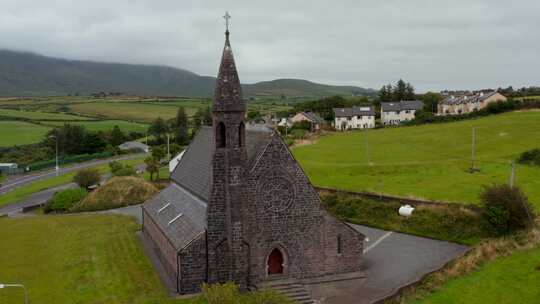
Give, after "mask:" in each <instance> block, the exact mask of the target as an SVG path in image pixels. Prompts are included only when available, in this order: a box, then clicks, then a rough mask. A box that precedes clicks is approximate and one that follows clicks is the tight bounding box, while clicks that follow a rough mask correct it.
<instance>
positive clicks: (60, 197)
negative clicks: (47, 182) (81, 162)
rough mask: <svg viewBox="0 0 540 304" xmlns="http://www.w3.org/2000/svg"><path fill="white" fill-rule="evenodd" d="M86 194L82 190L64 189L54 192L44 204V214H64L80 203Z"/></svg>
mask: <svg viewBox="0 0 540 304" xmlns="http://www.w3.org/2000/svg"><path fill="white" fill-rule="evenodd" d="M87 194H88V192H86V190H84V189H82V188H75V189H66V190H62V191H60V192H56V193H55V194H54V195H53V197H52V198H51V199H50V200H48V201H47V203H46V204H45V208H44V211H45V213H50V212H66V211H68V210H69V209H70V208H71V207H73V206H74V205H75V204H77V203H78V202H80V201H82V200H83V199H84V198H85V197H86V195H87Z"/></svg>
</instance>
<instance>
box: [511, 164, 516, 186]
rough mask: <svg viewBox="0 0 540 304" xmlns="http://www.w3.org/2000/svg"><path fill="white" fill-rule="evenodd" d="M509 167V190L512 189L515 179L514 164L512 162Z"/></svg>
mask: <svg viewBox="0 0 540 304" xmlns="http://www.w3.org/2000/svg"><path fill="white" fill-rule="evenodd" d="M510 166H511V169H510V188H514V183H515V179H516V162H515V161H512V162H511V164H510Z"/></svg>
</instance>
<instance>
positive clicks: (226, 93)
mask: <svg viewBox="0 0 540 304" xmlns="http://www.w3.org/2000/svg"><path fill="white" fill-rule="evenodd" d="M212 116H213V124H212V126H211V127H202V128H201V129H200V130H199V131H198V133H197V135H196V136H195V137H194V139H193V141H192V142H191V144H190V145H189V147H187V149H186V150H185V152H184V155H183V156H182V158H181V160H180V161H179V163H178V165H177V166H176V168H175V170H174V171H173V173H172V175H171V184H170V185H169V186H168V187H167V188H165V189H164V190H162V191H161V192H160V193H158V194H157V195H156V196H155V197H153V198H151V199H150V200H148V201H147V202H145V203H144V204H143V208H142V210H143V211H142V213H143V228H142V230H143V237H144V238H145V240H147V242H148V244H150V247H152V250H153V251H154V252H155V254H156V256H157V257H158V258H159V260H160V262H161V264H162V265H163V268H164V269H165V272H166V273H167V275H168V277H169V279H170V280H171V283H172V285H173V286H175V287H176V290H177V292H178V293H180V294H188V293H196V292H199V291H200V290H201V285H202V284H203V283H210V284H212V283H219V282H235V283H236V284H238V285H239V286H240V287H241V289H243V290H246V289H252V288H256V287H257V285H258V284H261V283H263V282H265V281H268V280H272V279H273V278H291V279H298V280H305V279H318V280H320V279H324V278H325V277H329V276H335V275H342V274H351V273H355V272H359V271H360V267H361V262H362V252H363V242H364V238H365V237H364V235H362V234H361V233H359V232H358V231H356V230H354V229H353V228H352V227H350V226H349V225H347V224H346V223H344V222H341V221H340V220H338V219H336V218H334V217H333V216H332V215H330V214H329V213H328V212H327V211H326V210H325V209H324V207H323V205H322V202H321V199H320V197H319V195H318V193H317V191H316V190H315V189H314V187H313V186H312V185H311V183H310V181H309V179H308V178H307V176H306V174H305V172H304V171H303V170H302V168H301V167H300V166H299V165H298V163H297V162H296V160H295V159H294V157H293V155H292V153H291V151H290V150H289V148H288V147H287V145H286V144H285V143H284V142H283V140H282V139H281V138H280V136H279V135H278V134H277V133H275V132H274V131H273V130H271V129H269V128H267V127H265V126H262V125H261V126H251V127H246V124H245V121H244V120H245V117H246V102H245V100H244V99H243V97H242V88H241V85H240V80H239V78H238V72H237V69H236V65H235V61H234V58H233V52H232V49H231V44H230V41H229V30H228V28H227V31H226V32H225V47H224V49H223V54H222V59H221V65H220V67H219V74H218V77H217V81H216V88H215V95H214V99H213V104H212Z"/></svg>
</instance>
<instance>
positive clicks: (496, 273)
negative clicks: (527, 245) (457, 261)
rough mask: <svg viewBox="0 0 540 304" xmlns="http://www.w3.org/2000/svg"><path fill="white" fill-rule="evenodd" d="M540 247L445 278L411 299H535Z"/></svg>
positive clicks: (425, 302) (539, 291)
mask: <svg viewBox="0 0 540 304" xmlns="http://www.w3.org/2000/svg"><path fill="white" fill-rule="evenodd" d="M539 301H540V248H536V249H531V250H527V251H521V252H516V253H514V254H512V255H511V256H508V257H502V258H499V259H497V260H495V261H493V262H490V263H486V264H485V265H483V266H482V267H481V268H480V269H479V270H477V271H475V272H473V273H471V274H468V275H465V276H462V277H459V278H457V279H453V280H451V281H449V282H447V283H446V284H445V285H444V286H443V288H442V289H441V290H439V291H437V292H435V293H433V294H430V295H428V296H427V297H426V298H424V299H422V300H418V301H413V303H422V304H436V303H445V304H447V303H456V304H457V303H467V304H473V303H478V304H481V303H498V304H503V303H508V304H511V303H539Z"/></svg>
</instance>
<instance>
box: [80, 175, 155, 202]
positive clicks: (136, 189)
mask: <svg viewBox="0 0 540 304" xmlns="http://www.w3.org/2000/svg"><path fill="white" fill-rule="evenodd" d="M157 192H158V189H157V188H156V187H155V186H154V185H153V184H151V183H149V182H146V181H145V180H144V179H142V178H139V177H133V176H124V177H113V178H111V179H110V180H109V181H107V183H105V184H104V185H102V186H101V187H99V188H97V189H96V190H94V191H93V192H92V193H90V194H89V195H88V196H87V197H86V198H85V199H84V200H82V201H81V202H80V203H79V204H76V205H75V206H73V208H72V209H71V211H96V210H106V209H114V208H120V207H125V206H129V205H137V204H141V203H143V202H145V201H146V200H148V199H149V198H151V197H152V196H154V195H155V194H156V193H157Z"/></svg>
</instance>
